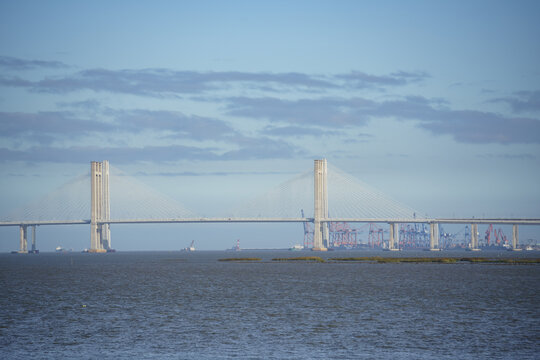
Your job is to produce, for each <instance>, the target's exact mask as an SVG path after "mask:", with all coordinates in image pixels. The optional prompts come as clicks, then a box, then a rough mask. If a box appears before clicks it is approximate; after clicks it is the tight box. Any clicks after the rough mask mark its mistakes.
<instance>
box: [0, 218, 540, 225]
mask: <svg viewBox="0 0 540 360" xmlns="http://www.w3.org/2000/svg"><path fill="white" fill-rule="evenodd" d="M313 221H314V219H313V218H233V217H226V218H168V219H121V220H120V219H117V220H107V221H98V223H99V224H164V223H304V222H313ZM321 222H349V223H440V224H509V225H540V219H533V218H516V219H510V218H490V219H478V218H471V219H467V218H461V219H449V218H440V219H436V218H430V219H418V218H412V219H406V218H395V219H389V218H326V219H321ZM79 224H90V220H35V221H32V220H28V221H0V226H24V225H27V226H31V225H79Z"/></svg>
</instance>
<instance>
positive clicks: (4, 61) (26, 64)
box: [0, 56, 68, 70]
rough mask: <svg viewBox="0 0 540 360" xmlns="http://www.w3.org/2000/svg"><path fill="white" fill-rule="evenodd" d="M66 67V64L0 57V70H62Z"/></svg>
mask: <svg viewBox="0 0 540 360" xmlns="http://www.w3.org/2000/svg"><path fill="white" fill-rule="evenodd" d="M67 67H68V66H67V65H66V64H64V63H61V62H60V61H43V60H25V59H20V58H15V57H11V56H0V68H4V69H7V70H32V69H37V68H49V69H63V68H67Z"/></svg>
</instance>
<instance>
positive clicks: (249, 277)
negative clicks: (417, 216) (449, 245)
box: [0, 251, 540, 359]
mask: <svg viewBox="0 0 540 360" xmlns="http://www.w3.org/2000/svg"><path fill="white" fill-rule="evenodd" d="M428 254H429V253H428ZM298 255H313V253H310V252H306V253H304V254H301V253H292V252H285V251H259V252H256V251H252V252H247V251H245V252H244V251H243V252H240V253H233V252H224V251H223V252H194V253H181V252H146V253H144V252H139V253H135V252H134V253H122V252H119V253H115V254H101V255H95V254H94V255H93V254H78V253H72V254H71V253H70V254H39V255H11V254H2V255H0V357H1V358H7V359H24V358H33V359H39V358H43V359H50V358H54V359H67V358H69V359H72V358H89V359H94V358H107V359H108V358H115V359H117V358H119V359H126V358H133V359H135V358H137V359H138V358H143V359H144V358H165V359H169V358H170V359H228V358H248V359H388V358H398V359H399V358H401V359H478V358H483V359H539V358H540V355H539V354H540V309H539V306H540V301H539V300H540V296H539V295H540V266H538V265H493V264H492V265H489V264H376V263H362V264H360V263H353V264H350V263H276V262H271V261H270V259H272V258H273V257H290V256H298ZM371 255H377V254H375V253H373V252H339V253H338V252H334V253H328V254H324V255H323V256H325V257H332V256H371ZM384 255H388V253H386V254H384ZM417 255H421V256H425V255H426V253H422V254H414V253H411V252H406V253H403V254H397V255H393V256H417ZM470 255H471V254H470V253H468V254H465V253H445V254H444V256H470ZM475 255H476V254H475ZM482 255H486V254H482ZM488 255H492V256H493V255H494V254H488ZM499 255H500V254H497V256H499ZM504 255H505V256H508V255H507V254H504ZM526 255H529V256H533V257H540V255H539V254H538V253H532V254H531V253H528V254H526ZM233 256H242V257H248V256H258V257H261V258H263V261H262V262H260V263H229V262H227V263H224V262H218V261H217V259H219V258H223V257H233ZM432 256H443V255H439V254H437V255H432ZM514 256H524V254H517V255H514Z"/></svg>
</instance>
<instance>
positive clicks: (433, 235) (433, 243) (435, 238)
mask: <svg viewBox="0 0 540 360" xmlns="http://www.w3.org/2000/svg"><path fill="white" fill-rule="evenodd" d="M429 250H431V251H439V250H441V249H440V248H439V224H438V223H434V222H433V223H430V224H429Z"/></svg>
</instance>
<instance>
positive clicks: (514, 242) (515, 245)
mask: <svg viewBox="0 0 540 360" xmlns="http://www.w3.org/2000/svg"><path fill="white" fill-rule="evenodd" d="M518 242H519V229H518V226H517V224H514V225H512V250H514V251H520V250H521V249H520V248H518Z"/></svg>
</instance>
